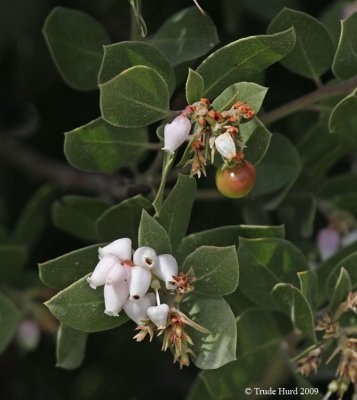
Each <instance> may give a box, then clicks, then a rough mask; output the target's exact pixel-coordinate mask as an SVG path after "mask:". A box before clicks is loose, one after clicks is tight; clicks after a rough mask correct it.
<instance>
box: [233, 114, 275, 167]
mask: <svg viewBox="0 0 357 400" xmlns="http://www.w3.org/2000/svg"><path fill="white" fill-rule="evenodd" d="M240 136H241V138H242V142H243V143H244V144H245V146H246V148H245V149H244V155H245V158H246V159H247V160H248V161H250V162H251V163H252V164H254V165H257V164H259V163H260V162H261V161H262V159H263V157H264V156H265V154H266V152H267V150H268V148H269V145H270V141H271V138H272V134H271V133H270V132H269V131H268V129H267V128H266V127H265V125H264V124H263V123H262V122H261V121H260V120H259V119H258V118H253V119H252V120H251V121H248V122H247V123H245V124H241V125H240Z"/></svg>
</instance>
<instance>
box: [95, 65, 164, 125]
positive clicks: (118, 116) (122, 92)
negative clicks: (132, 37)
mask: <svg viewBox="0 0 357 400" xmlns="http://www.w3.org/2000/svg"><path fill="white" fill-rule="evenodd" d="M99 89H100V109H101V112H102V117H103V119H104V120H105V121H107V122H108V123H110V124H112V125H115V126H119V127H123V128H132V127H140V126H146V125H149V124H151V123H153V122H156V121H158V120H160V119H163V118H165V117H166V116H167V114H168V111H169V91H168V87H167V84H166V82H165V81H164V80H163V78H162V77H161V75H159V74H158V73H157V72H156V71H155V70H153V69H152V68H149V67H145V66H141V65H139V66H135V67H131V68H128V69H126V70H125V71H123V72H122V73H121V74H119V75H117V76H115V77H114V78H112V79H111V80H110V81H108V82H106V83H104V84H102V85H99Z"/></svg>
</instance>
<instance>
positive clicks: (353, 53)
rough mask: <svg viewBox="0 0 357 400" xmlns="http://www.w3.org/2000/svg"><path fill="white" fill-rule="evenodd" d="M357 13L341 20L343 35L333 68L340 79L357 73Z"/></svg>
mask: <svg viewBox="0 0 357 400" xmlns="http://www.w3.org/2000/svg"><path fill="white" fill-rule="evenodd" d="M356 37H357V14H356V13H353V14H352V15H351V16H350V17H348V18H347V19H345V20H342V21H341V36H340V40H339V42H338V47H337V51H336V54H335V58H334V60H333V65H332V70H333V72H334V74H335V75H336V76H337V78H339V79H348V78H351V77H353V76H354V75H356V74H357V43H356Z"/></svg>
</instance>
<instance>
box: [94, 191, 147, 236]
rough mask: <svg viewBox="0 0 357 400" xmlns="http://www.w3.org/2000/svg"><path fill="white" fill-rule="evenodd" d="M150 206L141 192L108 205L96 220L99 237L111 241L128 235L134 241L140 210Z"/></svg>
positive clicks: (136, 234)
mask: <svg viewBox="0 0 357 400" xmlns="http://www.w3.org/2000/svg"><path fill="white" fill-rule="evenodd" d="M150 207H151V203H150V201H149V200H147V199H146V198H145V197H143V196H142V195H141V194H139V195H137V196H134V197H131V198H130V199H126V200H124V201H122V202H120V203H119V204H117V205H115V206H113V207H110V208H109V209H108V210H106V211H105V212H104V213H103V214H102V215H101V216H100V217H99V218H98V220H97V232H98V236H99V239H100V240H102V241H103V242H112V241H113V240H116V239H119V238H122V237H128V238H130V239H131V240H132V241H133V242H134V243H136V242H137V236H138V227H139V222H140V218H141V213H142V210H143V209H149V208H150Z"/></svg>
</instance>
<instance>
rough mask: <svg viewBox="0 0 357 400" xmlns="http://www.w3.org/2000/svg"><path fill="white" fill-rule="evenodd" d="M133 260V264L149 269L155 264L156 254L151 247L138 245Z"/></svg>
mask: <svg viewBox="0 0 357 400" xmlns="http://www.w3.org/2000/svg"><path fill="white" fill-rule="evenodd" d="M133 261H134V265H139V266H140V267H146V268H148V269H151V268H154V267H155V265H156V264H157V254H156V252H155V250H154V249H152V248H151V247H147V246H143V247H139V248H138V249H137V250H136V251H135V253H134V255H133Z"/></svg>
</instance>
